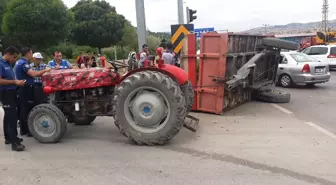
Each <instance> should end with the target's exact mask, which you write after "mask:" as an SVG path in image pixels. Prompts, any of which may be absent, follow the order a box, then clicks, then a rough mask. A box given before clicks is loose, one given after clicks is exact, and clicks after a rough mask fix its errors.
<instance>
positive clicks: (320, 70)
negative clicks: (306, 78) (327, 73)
mask: <svg viewBox="0 0 336 185" xmlns="http://www.w3.org/2000/svg"><path fill="white" fill-rule="evenodd" d="M315 73H324V69H315Z"/></svg>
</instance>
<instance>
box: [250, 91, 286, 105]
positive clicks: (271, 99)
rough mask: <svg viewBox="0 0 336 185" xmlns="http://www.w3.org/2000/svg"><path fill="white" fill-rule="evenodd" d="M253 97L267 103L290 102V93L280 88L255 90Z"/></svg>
mask: <svg viewBox="0 0 336 185" xmlns="http://www.w3.org/2000/svg"><path fill="white" fill-rule="evenodd" d="M255 99H256V100H258V101H262V102H268V103H288V102H290V99H291V95H290V93H288V92H284V91H280V90H266V91H259V92H256V96H255Z"/></svg>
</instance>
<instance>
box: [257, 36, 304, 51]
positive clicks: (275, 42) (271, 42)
mask: <svg viewBox="0 0 336 185" xmlns="http://www.w3.org/2000/svg"><path fill="white" fill-rule="evenodd" d="M261 43H262V45H264V46H267V47H274V48H279V49H288V50H298V49H299V46H300V45H299V44H298V43H296V42H292V41H287V40H281V39H277V38H263V39H262V41H261Z"/></svg>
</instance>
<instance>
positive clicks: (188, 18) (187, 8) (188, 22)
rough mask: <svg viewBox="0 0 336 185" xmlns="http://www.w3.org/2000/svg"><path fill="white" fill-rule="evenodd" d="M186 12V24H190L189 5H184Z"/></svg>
mask: <svg viewBox="0 0 336 185" xmlns="http://www.w3.org/2000/svg"><path fill="white" fill-rule="evenodd" d="M186 14H187V16H186V17H187V24H190V15H189V7H186Z"/></svg>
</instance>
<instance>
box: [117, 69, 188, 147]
mask: <svg viewBox="0 0 336 185" xmlns="http://www.w3.org/2000/svg"><path fill="white" fill-rule="evenodd" d="M144 86H148V87H151V88H155V89H156V90H157V91H159V92H160V93H161V94H162V95H163V96H164V98H166V99H167V101H168V102H169V107H170V114H169V117H168V119H167V120H168V121H167V124H166V125H165V126H164V127H163V128H161V129H160V130H158V131H156V132H154V133H144V132H140V131H138V130H136V129H134V128H133V127H132V125H131V124H130V123H129V122H128V120H127V118H126V115H125V112H124V109H125V102H126V100H127V98H128V96H129V94H131V93H132V92H133V91H134V90H136V89H137V88H140V87H144ZM113 105H114V106H113V115H114V120H115V124H116V126H117V127H118V128H119V130H120V132H121V133H122V134H123V135H125V136H127V137H128V138H129V139H130V140H131V141H133V142H134V143H136V144H138V145H164V144H166V143H167V142H168V141H169V140H171V139H172V138H173V137H174V136H175V135H176V134H177V133H178V132H179V131H180V130H181V129H182V127H183V124H184V119H185V117H186V103H185V98H184V95H183V92H182V90H181V88H180V86H179V84H178V83H177V82H175V81H174V80H173V79H172V78H170V77H169V76H167V75H165V74H163V73H160V72H154V71H141V72H137V73H134V74H132V75H130V76H129V77H127V78H126V79H125V80H123V82H121V83H120V85H119V86H118V88H117V89H116V91H115V95H114V98H113Z"/></svg>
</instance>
